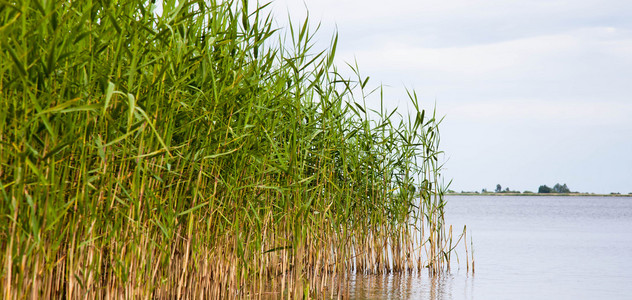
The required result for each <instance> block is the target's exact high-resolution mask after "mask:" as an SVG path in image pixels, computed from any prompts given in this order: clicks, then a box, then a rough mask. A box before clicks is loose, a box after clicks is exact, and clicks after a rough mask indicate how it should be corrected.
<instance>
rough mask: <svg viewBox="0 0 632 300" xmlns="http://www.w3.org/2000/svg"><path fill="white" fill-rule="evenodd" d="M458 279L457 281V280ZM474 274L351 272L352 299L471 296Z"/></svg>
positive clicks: (435, 299)
mask: <svg viewBox="0 0 632 300" xmlns="http://www.w3.org/2000/svg"><path fill="white" fill-rule="evenodd" d="M457 280H458V281H460V282H459V283H457ZM473 280H474V278H473V277H472V276H471V275H470V276H465V275H464V276H462V277H461V276H455V275H441V276H428V275H427V273H425V272H424V273H423V274H405V275H393V274H389V275H362V274H358V275H354V276H352V278H351V282H350V290H349V292H350V293H349V294H350V296H351V297H350V298H351V299H430V300H439V299H452V298H453V297H452V294H453V293H454V292H455V291H456V289H458V293H460V295H459V296H458V298H459V299H471V294H472V291H471V289H472V288H473V284H472V283H473Z"/></svg>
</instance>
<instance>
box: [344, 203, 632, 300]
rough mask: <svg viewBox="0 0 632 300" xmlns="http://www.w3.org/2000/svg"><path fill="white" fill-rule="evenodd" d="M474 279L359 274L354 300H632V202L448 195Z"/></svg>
mask: <svg viewBox="0 0 632 300" xmlns="http://www.w3.org/2000/svg"><path fill="white" fill-rule="evenodd" d="M446 213H447V217H446V218H447V220H446V221H447V222H448V224H453V225H454V226H456V228H463V224H467V227H468V235H470V234H471V235H472V237H473V239H474V251H475V252H474V258H475V262H476V273H475V274H474V275H471V274H466V272H465V263H464V262H463V263H461V266H462V267H461V270H456V269H457V268H458V265H456V264H453V270H452V272H451V274H450V275H446V276H442V277H440V278H429V277H428V276H427V275H421V276H419V275H415V276H358V277H356V278H355V280H354V282H352V290H351V296H352V298H354V299H632V198H630V197H624V198H615V197H511V196H503V197H499V196H498V197H494V196H487V197H486V196H469V197H465V196H451V197H448V205H447V210H446Z"/></svg>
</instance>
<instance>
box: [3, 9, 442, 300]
mask: <svg viewBox="0 0 632 300" xmlns="http://www.w3.org/2000/svg"><path fill="white" fill-rule="evenodd" d="M247 7H248V4H247V2H246V1H243V2H238V3H235V2H232V1H228V2H220V1H208V0H206V1H178V2H176V1H164V5H163V12H162V15H161V16H158V15H156V14H155V12H154V11H153V8H152V6H151V3H149V2H147V1H140V0H139V1H99V0H87V1H35V0H27V1H3V2H2V3H0V43H1V47H2V48H1V51H0V147H1V148H0V187H1V191H0V197H1V198H2V201H0V248H1V249H0V261H2V268H1V273H0V289H1V292H2V298H3V299H22V298H65V299H109V298H149V297H151V298H161V299H162V298H169V299H171V298H178V299H190V298H200V297H202V298H216V299H217V298H222V299H224V298H229V299H230V298H242V297H248V298H266V297H274V298H281V297H283V298H306V297H336V296H344V293H345V289H346V284H347V283H346V282H345V278H346V276H348V274H349V273H350V272H362V273H385V272H404V271H409V272H412V271H421V270H425V269H428V270H430V272H440V271H441V270H444V269H445V268H446V264H449V258H448V256H449V252H450V251H451V249H452V248H450V245H449V244H448V243H449V241H448V238H449V237H451V235H448V234H446V229H445V228H444V224H443V208H444V205H445V201H444V197H443V188H442V187H441V181H440V180H441V177H440V169H441V166H440V165H439V164H438V159H437V156H438V155H439V154H440V153H441V151H440V150H439V149H438V146H439V129H438V125H439V123H440V120H439V119H437V118H436V117H435V114H434V113H429V112H426V111H425V110H423V109H422V108H421V107H420V106H419V102H418V99H417V97H416V95H415V94H414V93H412V92H411V94H410V102H411V103H412V105H413V107H414V111H413V112H412V114H410V116H409V115H408V114H406V115H405V116H403V117H398V114H397V113H396V112H394V111H391V112H387V111H385V110H384V109H381V110H379V111H372V112H371V111H368V110H367V108H366V106H365V105H364V94H365V91H366V86H367V81H368V78H362V77H360V76H359V75H358V77H357V78H353V79H349V78H344V77H343V76H341V75H340V73H339V72H338V71H337V69H336V67H335V66H334V65H333V63H332V62H333V58H334V54H335V50H336V43H337V38H336V37H334V38H333V39H332V44H331V47H330V49H327V50H325V51H322V52H317V51H316V52H315V51H314V50H313V49H312V48H313V46H312V45H313V43H312V37H313V32H310V28H309V26H308V25H307V24H308V20H306V21H305V23H303V24H299V25H297V26H294V25H293V26H291V27H290V30H289V32H285V33H283V32H281V31H279V30H278V29H277V28H275V27H274V26H273V23H272V17H271V16H270V15H267V14H264V8H265V6H262V7H258V8H256V9H255V10H254V11H248V10H247ZM358 74H359V72H358ZM358 90H360V91H362V93H357V91H358ZM354 91H356V92H354Z"/></svg>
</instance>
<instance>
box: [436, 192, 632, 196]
mask: <svg viewBox="0 0 632 300" xmlns="http://www.w3.org/2000/svg"><path fill="white" fill-rule="evenodd" d="M446 195H448V196H571V197H632V193H630V194H620V193H611V194H593V193H479V192H461V193H457V192H455V193H446Z"/></svg>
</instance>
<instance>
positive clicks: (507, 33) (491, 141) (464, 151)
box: [272, 0, 632, 194]
mask: <svg viewBox="0 0 632 300" xmlns="http://www.w3.org/2000/svg"><path fill="white" fill-rule="evenodd" d="M272 10H273V11H274V14H275V16H276V17H277V20H279V21H278V23H279V25H280V26H285V22H284V20H285V19H287V16H288V13H289V15H290V17H291V18H292V19H293V20H295V21H298V20H302V19H303V18H304V17H305V13H306V11H307V10H309V14H310V19H311V20H312V24H313V25H316V24H317V23H320V24H321V29H320V31H319V33H318V35H317V38H318V40H319V43H321V44H320V45H319V47H325V46H326V45H327V43H328V42H329V41H330V38H331V36H332V34H333V33H334V32H335V31H336V30H337V32H338V34H339V45H338V51H337V57H338V64H337V65H339V66H340V65H342V63H343V62H353V61H354V60H357V62H358V65H359V66H360V70H361V72H362V74H363V75H365V76H370V77H371V81H372V84H373V86H376V85H378V84H380V83H382V84H384V85H386V86H388V88H387V89H386V98H387V99H386V101H388V102H389V103H390V104H391V107H395V106H398V105H399V106H400V107H402V108H405V103H406V101H405V100H406V99H405V96H404V95H405V93H404V91H405V88H406V87H408V88H412V89H415V90H416V92H417V93H418V95H419V96H420V98H421V102H422V105H424V106H425V107H426V108H429V109H432V107H433V106H434V104H435V101H436V105H437V110H438V112H439V113H441V114H442V115H445V117H446V118H445V120H444V123H443V126H442V127H441V137H442V140H441V141H442V148H443V150H444V151H445V152H446V160H447V162H446V165H445V169H444V172H443V175H444V177H445V178H446V179H453V183H452V186H451V189H453V190H456V191H461V190H465V191H480V190H481V189H482V188H487V189H488V190H493V189H495V187H496V184H501V185H502V186H503V188H505V187H509V188H511V189H515V190H520V191H524V190H530V191H537V189H538V186H539V185H542V184H547V185H549V186H552V185H554V184H555V183H566V184H567V185H568V186H569V188H570V189H571V190H573V191H581V192H595V193H610V192H620V193H626V194H627V193H631V192H632V1H629V0H625V1H618V0H600V1H592V0H591V1H585V0H568V1H556V0H546V1H539V0H529V1H508V0H503V1H491V0H490V1H476V0H467V1H466V0H458V1H438V0H433V1H429V0H415V1H413V0H391V1H376V0H363V1H361V0H335V1H334V0H312V1H310V0H306V1H300V0H276V1H274V2H273V3H272Z"/></svg>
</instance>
